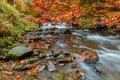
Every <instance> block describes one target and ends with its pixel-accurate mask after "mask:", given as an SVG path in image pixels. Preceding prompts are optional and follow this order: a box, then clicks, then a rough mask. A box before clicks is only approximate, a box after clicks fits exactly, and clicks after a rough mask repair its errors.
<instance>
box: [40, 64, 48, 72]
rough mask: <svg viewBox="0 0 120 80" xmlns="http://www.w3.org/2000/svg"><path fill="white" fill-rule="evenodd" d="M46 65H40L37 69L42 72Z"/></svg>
mask: <svg viewBox="0 0 120 80" xmlns="http://www.w3.org/2000/svg"><path fill="white" fill-rule="evenodd" d="M46 67H47V66H46V65H41V66H40V69H39V72H43V71H44V70H45V69H46Z"/></svg>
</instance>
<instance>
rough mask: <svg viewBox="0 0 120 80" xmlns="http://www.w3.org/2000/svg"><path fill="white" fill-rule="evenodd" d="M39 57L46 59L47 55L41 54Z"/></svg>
mask: <svg viewBox="0 0 120 80" xmlns="http://www.w3.org/2000/svg"><path fill="white" fill-rule="evenodd" d="M38 57H39V58H40V59H42V58H46V54H45V53H41V54H40V55H39V56H38Z"/></svg>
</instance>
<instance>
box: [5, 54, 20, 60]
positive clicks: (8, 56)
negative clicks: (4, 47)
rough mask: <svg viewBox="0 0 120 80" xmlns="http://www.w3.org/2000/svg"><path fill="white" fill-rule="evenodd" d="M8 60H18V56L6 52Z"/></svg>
mask: <svg viewBox="0 0 120 80" xmlns="http://www.w3.org/2000/svg"><path fill="white" fill-rule="evenodd" d="M6 60H18V56H16V55H13V54H11V53H7V54H6Z"/></svg>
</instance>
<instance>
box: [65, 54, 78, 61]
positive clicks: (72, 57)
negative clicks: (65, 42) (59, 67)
mask: <svg viewBox="0 0 120 80" xmlns="http://www.w3.org/2000/svg"><path fill="white" fill-rule="evenodd" d="M64 59H68V60H70V61H73V60H75V59H76V58H75V57H74V56H71V55H68V56H65V57H64Z"/></svg>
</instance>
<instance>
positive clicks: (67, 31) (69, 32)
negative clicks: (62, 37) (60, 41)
mask: <svg viewBox="0 0 120 80" xmlns="http://www.w3.org/2000/svg"><path fill="white" fill-rule="evenodd" d="M64 34H72V32H71V31H70V30H66V31H65V32H64Z"/></svg>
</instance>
